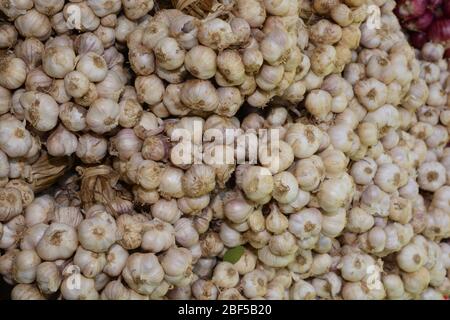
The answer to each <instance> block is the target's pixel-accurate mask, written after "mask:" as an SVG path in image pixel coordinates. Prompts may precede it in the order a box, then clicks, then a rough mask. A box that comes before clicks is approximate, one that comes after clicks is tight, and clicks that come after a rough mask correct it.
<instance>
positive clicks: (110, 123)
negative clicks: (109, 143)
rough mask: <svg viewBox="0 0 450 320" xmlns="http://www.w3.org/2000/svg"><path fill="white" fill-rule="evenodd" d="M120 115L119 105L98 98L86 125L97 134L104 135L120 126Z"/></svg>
mask: <svg viewBox="0 0 450 320" xmlns="http://www.w3.org/2000/svg"><path fill="white" fill-rule="evenodd" d="M119 115H120V108H119V104H117V103H116V102H115V101H114V100H111V99H106V98H98V99H96V100H95V101H94V102H93V103H92V105H91V106H90V107H89V110H88V112H87V114H86V124H87V125H88V127H89V128H90V129H91V130H92V131H94V132H95V133H99V134H102V133H105V132H108V131H111V130H112V129H114V128H115V127H116V126H117V125H118V121H119Z"/></svg>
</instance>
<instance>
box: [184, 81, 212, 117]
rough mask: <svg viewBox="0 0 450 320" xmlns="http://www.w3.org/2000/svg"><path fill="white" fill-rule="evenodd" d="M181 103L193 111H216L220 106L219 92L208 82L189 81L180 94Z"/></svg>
mask: <svg viewBox="0 0 450 320" xmlns="http://www.w3.org/2000/svg"><path fill="white" fill-rule="evenodd" d="M180 99H181V102H182V103H183V104H184V105H185V106H186V107H188V108H189V109H192V110H199V111H214V110H215V109H216V108H217V106H218V105H219V97H218V95H217V90H216V88H214V86H213V85H212V83H211V82H210V81H207V80H188V81H186V82H185V83H184V84H183V86H182V88H181V92H180Z"/></svg>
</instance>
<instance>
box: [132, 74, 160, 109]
mask: <svg viewBox="0 0 450 320" xmlns="http://www.w3.org/2000/svg"><path fill="white" fill-rule="evenodd" d="M134 85H135V87H136V91H137V94H138V100H139V102H145V103H148V104H149V105H155V104H157V103H159V102H161V101H162V99H163V96H164V90H165V88H164V84H163V82H162V81H161V79H160V78H159V77H157V76H156V75H150V76H145V77H144V76H139V77H137V78H136V81H135V83H134Z"/></svg>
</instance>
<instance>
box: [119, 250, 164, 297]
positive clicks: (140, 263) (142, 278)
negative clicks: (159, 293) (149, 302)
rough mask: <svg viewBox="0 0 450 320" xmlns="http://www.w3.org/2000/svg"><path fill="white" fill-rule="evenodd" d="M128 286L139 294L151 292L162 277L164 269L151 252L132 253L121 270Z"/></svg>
mask: <svg viewBox="0 0 450 320" xmlns="http://www.w3.org/2000/svg"><path fill="white" fill-rule="evenodd" d="M122 276H123V279H124V280H125V282H126V283H127V284H128V286H129V287H130V288H132V289H133V290H135V291H136V292H138V293H140V294H145V295H147V294H151V293H152V292H153V291H155V290H156V288H157V287H158V286H159V284H160V283H161V281H162V280H163V279H164V270H163V268H162V267H161V265H160V263H159V262H158V258H157V257H156V256H155V255H154V254H153V253H145V254H143V253H133V254H132V255H130V257H129V258H128V260H127V264H126V265H125V268H124V269H123V272H122Z"/></svg>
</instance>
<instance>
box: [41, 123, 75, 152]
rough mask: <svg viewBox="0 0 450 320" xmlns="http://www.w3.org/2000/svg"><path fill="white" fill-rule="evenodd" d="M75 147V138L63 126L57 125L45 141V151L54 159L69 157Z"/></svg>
mask: <svg viewBox="0 0 450 320" xmlns="http://www.w3.org/2000/svg"><path fill="white" fill-rule="evenodd" d="M77 146H78V140H77V137H76V136H75V135H74V134H73V133H71V132H70V131H69V130H67V129H66V128H65V127H64V126H63V125H59V126H58V128H56V130H55V131H53V132H52V133H51V134H50V136H49V137H48V139H47V151H48V153H49V154H50V155H52V156H55V157H63V156H68V155H71V154H72V153H75V151H76V150H77Z"/></svg>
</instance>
